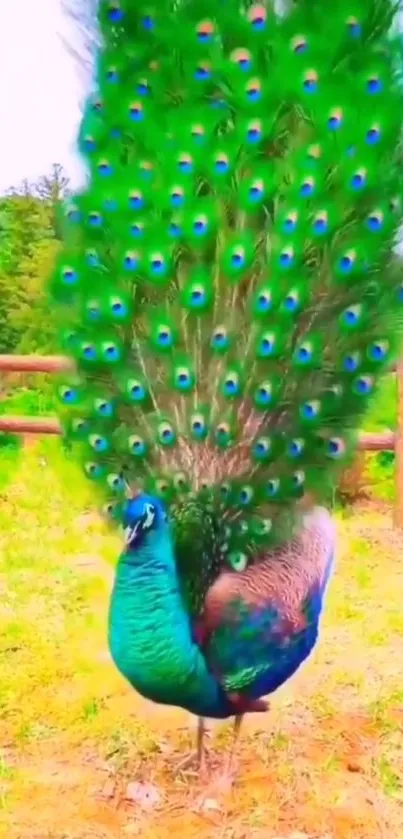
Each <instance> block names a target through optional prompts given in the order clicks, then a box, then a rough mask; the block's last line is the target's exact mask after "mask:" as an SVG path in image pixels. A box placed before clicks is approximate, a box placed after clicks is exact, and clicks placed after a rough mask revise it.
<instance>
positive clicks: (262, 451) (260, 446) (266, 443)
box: [252, 437, 272, 461]
mask: <svg viewBox="0 0 403 839" xmlns="http://www.w3.org/2000/svg"><path fill="white" fill-rule="evenodd" d="M271 449H272V441H271V439H270V437H259V439H258V440H256V442H255V443H254V444H253V447H252V454H253V457H254V458H255V460H259V461H263V460H267V459H268V458H269V457H270V454H271Z"/></svg>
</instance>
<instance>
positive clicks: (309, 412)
mask: <svg viewBox="0 0 403 839" xmlns="http://www.w3.org/2000/svg"><path fill="white" fill-rule="evenodd" d="M320 409H321V404H320V402H319V399H311V400H309V401H308V402H304V404H303V405H301V408H300V411H299V413H300V416H301V418H302V419H304V420H308V421H312V420H315V419H316V418H317V417H318V416H319V414H320Z"/></svg>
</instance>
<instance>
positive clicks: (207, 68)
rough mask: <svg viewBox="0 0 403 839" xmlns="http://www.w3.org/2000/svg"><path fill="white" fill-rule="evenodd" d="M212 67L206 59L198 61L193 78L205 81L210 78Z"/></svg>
mask: <svg viewBox="0 0 403 839" xmlns="http://www.w3.org/2000/svg"><path fill="white" fill-rule="evenodd" d="M211 75H212V68H211V64H210V63H209V62H208V61H199V63H198V64H197V66H196V69H195V79H197V81H198V82H205V81H208V79H210V78H211Z"/></svg>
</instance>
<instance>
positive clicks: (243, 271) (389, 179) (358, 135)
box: [52, 0, 403, 718]
mask: <svg viewBox="0 0 403 839" xmlns="http://www.w3.org/2000/svg"><path fill="white" fill-rule="evenodd" d="M396 14H397V9H396V4H394V3H392V2H390V0H337V2H335V3H333V4H332V9H331V10H330V11H329V9H328V8H327V6H326V4H324V3H323V2H320V0H299V2H297V3H294V4H293V7H292V9H291V10H290V11H287V12H284V13H283V14H281V15H280V14H278V13H276V12H275V10H274V7H273V4H272V3H269V2H267V3H261V4H251V3H249V2H246V0H245V2H241V1H240V0H221V2H217V0H215V2H214V3H213V2H211V0H204V2H203V3H200V2H198V0H177V2H173V0H160V1H159V3H158V4H153V3H149V2H145V0H136V3H134V2H132V0H100V3H99V24H100V28H101V34H102V38H103V44H102V47H101V48H100V51H99V55H98V72H97V81H98V90H97V93H96V95H95V96H93V97H92V98H91V99H90V100H89V102H88V105H87V108H86V111H85V114H84V117H83V121H82V125H81V129H80V138H79V145H80V150H81V152H82V154H83V156H84V157H85V159H86V161H87V163H88V168H89V180H88V185H87V187H86V188H85V189H84V190H83V191H82V192H81V193H80V194H77V195H76V196H75V197H74V199H73V200H72V201H71V202H70V203H69V204H68V206H67V208H66V221H67V223H66V245H65V249H64V252H63V254H62V256H61V258H60V261H59V263H58V265H57V266H56V269H55V272H54V276H53V280H52V294H53V298H54V300H55V301H56V302H57V303H58V304H59V306H60V319H61V323H62V329H61V343H62V347H63V349H64V352H66V353H68V354H70V355H71V356H72V357H73V358H74V360H75V362H76V366H77V374H75V375H73V376H71V377H66V378H65V379H64V380H63V381H61V382H60V383H59V385H58V395H59V399H60V404H61V416H62V420H63V424H64V429H65V434H66V436H67V437H68V439H69V440H70V441H72V443H73V444H74V446H75V449H76V451H77V453H78V456H79V457H80V458H81V461H82V464H83V468H84V471H85V473H86V475H87V476H88V478H89V479H90V480H92V481H93V483H94V487H95V488H96V490H97V493H98V495H99V497H100V498H102V504H103V509H104V511H105V514H106V515H107V517H108V518H109V519H110V520H111V521H113V522H115V523H116V524H120V525H123V526H124V529H125V547H124V550H123V553H122V556H121V558H120V560H119V562H118V566H117V572H116V580H115V586H114V591H113V594H112V599H111V609H110V630H109V637H110V646H111V651H112V655H113V657H114V660H115V662H116V664H117V666H118V667H119V669H120V670H121V672H122V673H123V674H124V675H125V676H126V678H127V679H128V680H129V681H130V682H131V683H132V684H133V685H134V686H135V687H136V688H137V690H139V691H140V692H141V693H143V694H144V695H145V696H147V697H149V698H151V699H153V700H155V701H158V702H162V703H168V704H175V705H179V706H182V707H184V708H187V709H188V710H190V711H192V712H193V713H195V714H198V715H202V716H211V717H217V718H220V717H227V716H230V715H232V714H235V715H239V714H242V713H244V712H245V711H247V710H263V708H264V707H265V704H264V702H262V701H261V699H260V698H261V697H262V696H264V695H266V694H267V693H270V692H272V691H273V690H275V689H276V688H277V687H278V686H279V685H280V684H282V683H283V682H284V681H285V680H286V679H288V678H289V677H290V676H291V675H292V674H293V673H294V672H295V670H296V669H297V668H298V667H299V665H300V664H301V663H302V661H304V660H305V658H306V657H307V655H309V652H310V651H311V649H312V648H313V646H314V644H315V641H316V638H317V634H318V624H319V618H320V613H321V609H322V604H323V597H324V593H325V590H326V585H327V582H328V579H329V576H330V572H331V569H332V563H333V557H334V551H335V544H334V532H333V527H332V525H331V521H330V517H329V515H328V514H327V513H326V512H325V510H324V509H323V508H321V507H312V505H313V503H314V502H313V499H314V501H315V504H323V503H325V504H326V502H327V499H328V493H329V488H331V487H332V486H333V483H334V480H335V476H336V475H337V471H338V470H340V468H342V467H343V466H344V465H345V464H346V462H347V461H348V459H349V457H351V455H352V453H354V447H355V429H356V428H357V427H358V426H359V423H360V420H361V418H362V416H363V414H364V412H365V410H366V409H367V406H368V404H369V401H370V399H371V397H372V395H373V394H374V392H375V391H376V385H377V381H378V379H379V376H380V375H381V374H382V373H383V372H384V371H385V370H386V369H387V368H388V366H389V365H390V363H391V362H392V361H393V360H394V358H395V357H396V353H397V350H398V347H399V327H400V319H401V314H400V313H401V304H402V302H403V286H402V283H401V279H400V278H399V277H398V276H397V272H396V271H394V270H393V248H394V245H395V244H396V241H397V236H398V231H399V227H400V224H401V220H402V212H401V165H400V137H401V113H402V103H403V92H402V86H401V80H400V45H399V40H398V39H397V38H396V37H395V36H394V35H393V34H392V30H391V27H392V24H393V21H394V19H395V16H396ZM307 509H308V510H310V512H308V513H307V512H306V510H307Z"/></svg>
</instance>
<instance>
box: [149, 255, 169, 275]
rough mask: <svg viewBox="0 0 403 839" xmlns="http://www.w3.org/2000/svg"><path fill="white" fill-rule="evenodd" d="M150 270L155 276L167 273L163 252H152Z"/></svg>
mask: <svg viewBox="0 0 403 839" xmlns="http://www.w3.org/2000/svg"><path fill="white" fill-rule="evenodd" d="M149 265H150V272H151V274H152V275H153V276H156V277H161V276H163V274H165V273H166V270H167V265H166V261H165V259H164V256H163V254H162V253H152V254H150V257H149Z"/></svg>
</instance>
